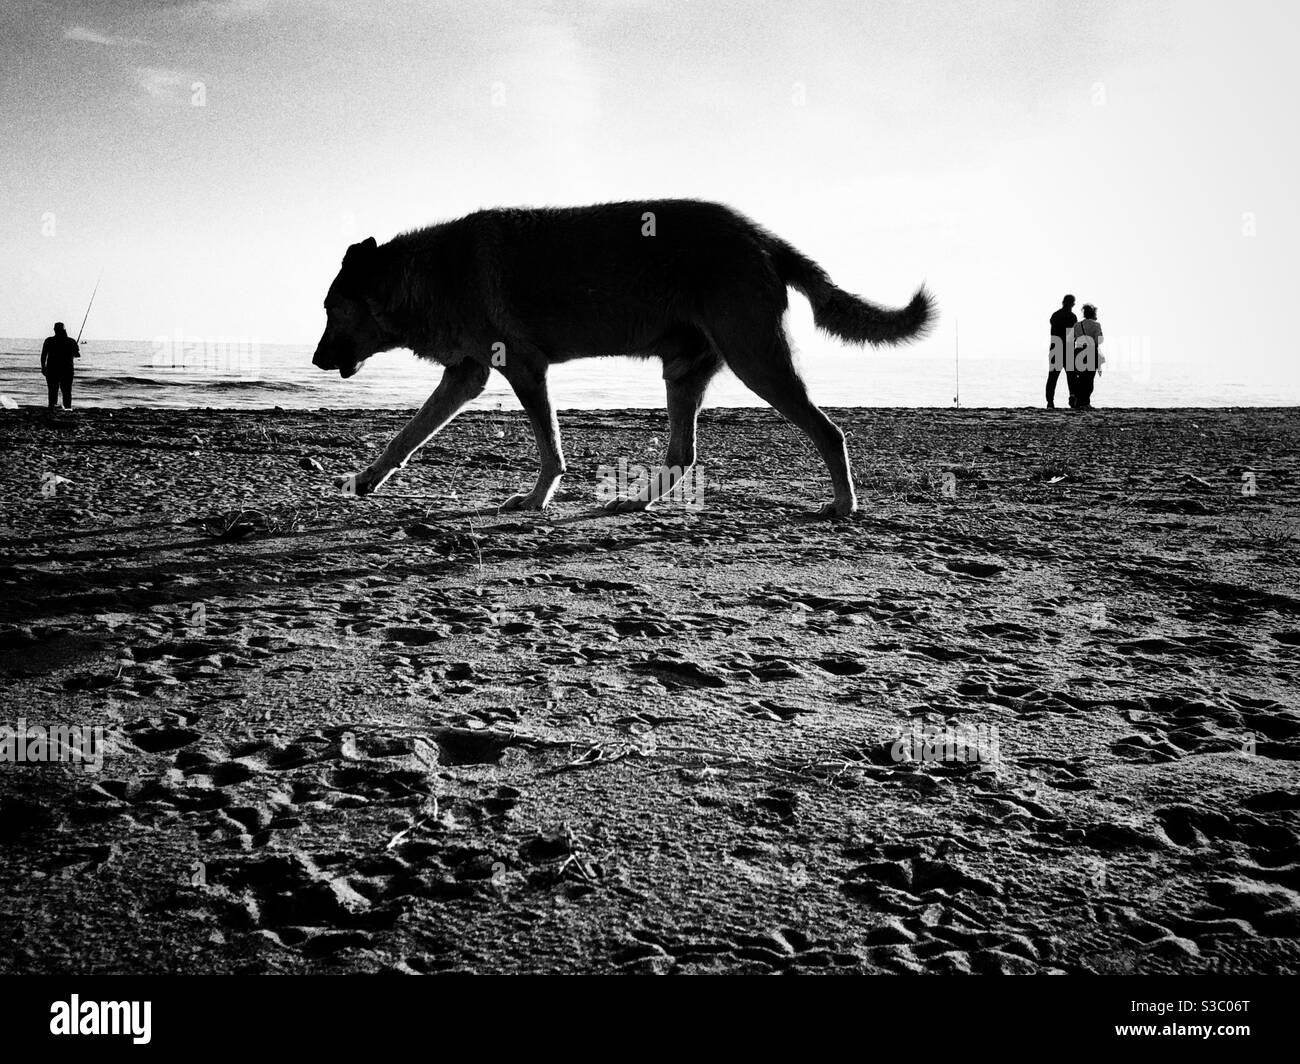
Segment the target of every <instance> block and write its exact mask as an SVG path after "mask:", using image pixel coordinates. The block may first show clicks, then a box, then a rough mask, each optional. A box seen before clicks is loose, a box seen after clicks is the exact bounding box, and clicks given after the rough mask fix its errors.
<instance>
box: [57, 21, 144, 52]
mask: <svg viewBox="0 0 1300 1064" xmlns="http://www.w3.org/2000/svg"><path fill="white" fill-rule="evenodd" d="M63 39H64V40H65V41H83V42H85V43H86V44H102V45H104V46H105V47H107V48H131V47H133V46H135V45H137V44H148V43H149V42H148V41H146V40H145V39H144V38H143V37H121V36H118V35H117V34H113V33H98V32H96V31H95V30H92V29H87V28H86V27H85V26H69V27H68V28H67V29H66V30H64V31H63Z"/></svg>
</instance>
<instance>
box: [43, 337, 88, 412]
mask: <svg viewBox="0 0 1300 1064" xmlns="http://www.w3.org/2000/svg"><path fill="white" fill-rule="evenodd" d="M80 357H81V351H80V350H79V349H78V347H77V341H76V340H74V339H73V338H72V337H71V336H69V335H68V333H67V330H66V329H64V328H63V322H61V321H56V322H55V323H54V335H53V336H47V337H46V338H45V343H44V344H42V345H41V372H42V373H43V374H45V385H46V388H47V389H48V391H49V395H50V412H51V413H53V412H54V408H55V404H56V403H57V402H58V398H59V393H60V392H62V393H63V409H64V410H71V409H72V360H73V359H74V358H80Z"/></svg>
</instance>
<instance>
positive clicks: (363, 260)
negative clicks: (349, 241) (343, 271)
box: [343, 236, 379, 266]
mask: <svg viewBox="0 0 1300 1064" xmlns="http://www.w3.org/2000/svg"><path fill="white" fill-rule="evenodd" d="M378 250H379V245H378V244H376V243H375V238H374V237H373V236H368V237H366V238H365V240H363V241H361V243H360V244H353V245H352V246H351V247H350V248H348V251H347V254H346V255H344V256H343V265H344V266H365V265H366V264H367V263H368V262H370V261H371V260H372V259H373V258H374V255H375V252H376V251H378Z"/></svg>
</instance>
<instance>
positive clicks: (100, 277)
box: [77, 270, 104, 343]
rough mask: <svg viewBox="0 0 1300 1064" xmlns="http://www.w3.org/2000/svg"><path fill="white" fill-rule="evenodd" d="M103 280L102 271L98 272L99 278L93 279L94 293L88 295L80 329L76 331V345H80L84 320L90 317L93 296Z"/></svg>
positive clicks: (93, 303)
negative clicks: (88, 298)
mask: <svg viewBox="0 0 1300 1064" xmlns="http://www.w3.org/2000/svg"><path fill="white" fill-rule="evenodd" d="M103 279H104V271H103V270H100V271H99V276H98V277H96V278H95V291H94V292H91V293H90V302H89V303H87V304H86V313H85V316H84V317H83V318H82V319H81V328H80V329H78V330H77V343H81V334H82V333H83V332H84V331H85V329H86V319H87V318H89V317H90V308H91V307H93V306H94V305H95V295H96V294H97V293H98V292H99V282H100V281H102V280H103Z"/></svg>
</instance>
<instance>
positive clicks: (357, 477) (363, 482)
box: [334, 469, 388, 499]
mask: <svg viewBox="0 0 1300 1064" xmlns="http://www.w3.org/2000/svg"><path fill="white" fill-rule="evenodd" d="M387 479H388V477H387V476H382V477H377V476H375V475H374V474H373V473H371V472H370V470H368V469H363V470H362V471H361V472H360V473H344V474H343V475H342V476H340V477H335V478H334V486H335V487H336V488H338V489H339V491H341V492H342V493H343V494H344V495H351V496H353V497H354V498H358V499H364V498H365V497H366V496H367V495H370V494H372V493H373V492H375V491H377V490H378V488H379V486H380V485H381V484H382V483H383V482H384V481H385V480H387Z"/></svg>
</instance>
